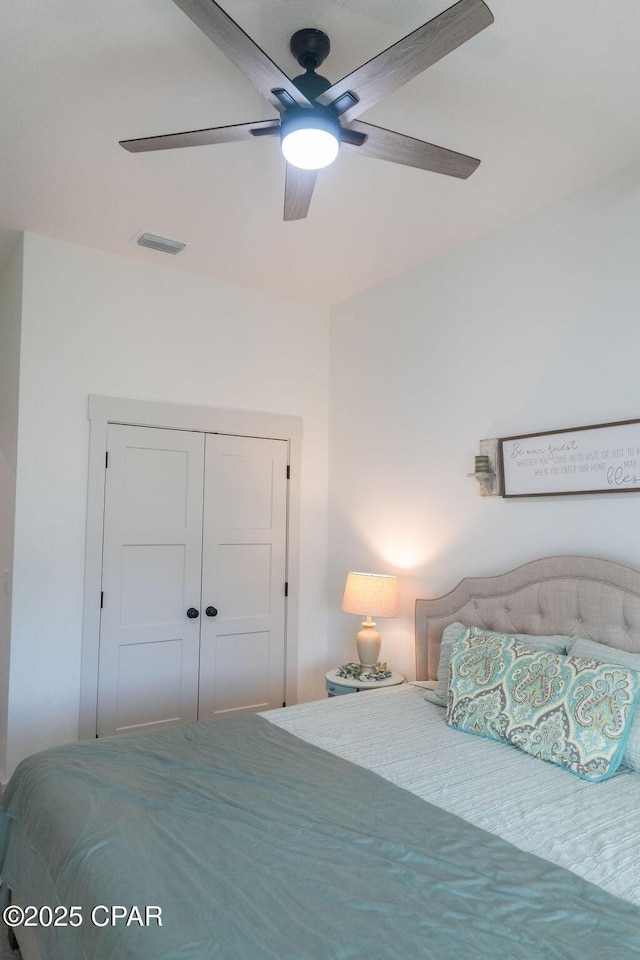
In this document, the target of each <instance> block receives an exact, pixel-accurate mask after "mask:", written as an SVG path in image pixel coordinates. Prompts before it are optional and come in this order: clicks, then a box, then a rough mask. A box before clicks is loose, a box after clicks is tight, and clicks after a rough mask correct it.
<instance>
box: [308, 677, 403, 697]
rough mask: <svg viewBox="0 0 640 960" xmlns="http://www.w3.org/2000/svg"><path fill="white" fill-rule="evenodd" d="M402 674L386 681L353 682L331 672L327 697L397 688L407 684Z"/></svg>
mask: <svg viewBox="0 0 640 960" xmlns="http://www.w3.org/2000/svg"><path fill="white" fill-rule="evenodd" d="M405 679H406V678H405V677H403V676H402V674H401V673H392V674H391V676H390V677H387V679H386V680H370V681H365V680H351V679H350V678H349V677H339V676H338V671H337V670H329V672H328V673H327V674H326V675H325V680H326V683H325V686H326V688H327V696H329V697H341V696H342V695H343V694H345V693H362V692H363V691H364V690H378V689H379V688H380V687H397V686H398V684H400V683H404V682H405Z"/></svg>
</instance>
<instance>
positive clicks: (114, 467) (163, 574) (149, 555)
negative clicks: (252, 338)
mask: <svg viewBox="0 0 640 960" xmlns="http://www.w3.org/2000/svg"><path fill="white" fill-rule="evenodd" d="M108 450H109V465H108V469H107V473H106V484H105V521H104V546H103V579H102V586H103V594H104V605H103V609H102V616H101V625H100V663H99V680H98V729H97V732H98V735H99V736H105V735H107V734H111V733H117V732H118V731H121V730H132V729H136V728H137V727H141V726H144V727H147V726H149V725H157V726H159V725H164V724H166V723H172V722H176V721H178V720H195V719H196V717H197V689H198V657H199V644H200V639H199V634H200V621H199V620H198V619H193V620H190V619H188V618H187V616H186V611H187V609H188V608H189V607H195V608H196V609H198V610H199V608H200V586H201V582H200V581H201V546H202V496H203V491H202V476H203V469H204V436H203V435H202V434H198V433H189V432H186V431H178V430H160V429H155V428H145V427H128V426H119V425H110V426H109V431H108Z"/></svg>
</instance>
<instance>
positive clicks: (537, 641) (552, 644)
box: [424, 623, 571, 707]
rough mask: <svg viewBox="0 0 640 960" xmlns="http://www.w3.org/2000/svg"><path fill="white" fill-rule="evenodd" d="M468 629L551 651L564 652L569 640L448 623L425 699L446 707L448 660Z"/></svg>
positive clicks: (568, 638) (559, 637)
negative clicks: (435, 676)
mask: <svg viewBox="0 0 640 960" xmlns="http://www.w3.org/2000/svg"><path fill="white" fill-rule="evenodd" d="M469 630H472V631H474V633H475V634H476V635H477V636H479V635H480V634H482V635H483V636H486V635H487V634H488V633H491V634H493V635H495V636H500V637H506V636H514V637H515V638H516V640H522V642H523V643H527V644H529V646H530V647H533V649H534V650H550V651H551V652H552V653H566V652H567V644H568V643H569V642H570V640H571V637H564V636H560V635H559V634H553V635H552V636H537V635H536V636H532V635H530V634H528V633H514V634H506V633H500V634H498V633H496V631H494V630H488V629H487V628H486V627H465V626H464V624H462V623H450V624H449V626H448V627H445V628H444V631H443V633H442V641H441V643H440V660H439V662H438V682H437V684H436V688H435V690H427V691H426V693H425V695H424V698H425V700H430V701H431V703H437V704H438V706H439V707H446V705H447V693H448V690H449V660H450V659H451V651H452V649H453V645H454V643H455V642H456V640H457V639H458V637H460V636H461V634H463V633H464V632H465V631H469Z"/></svg>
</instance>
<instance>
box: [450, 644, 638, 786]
mask: <svg viewBox="0 0 640 960" xmlns="http://www.w3.org/2000/svg"><path fill="white" fill-rule="evenodd" d="M449 671H450V675H449V698H448V703H447V723H448V724H449V725H450V726H452V727H456V728H457V729H459V730H462V731H464V732H465V733H472V734H475V735H476V736H480V737H487V738H488V739H490V740H500V741H503V742H505V743H510V744H512V745H513V746H515V747H519V749H521V750H524V751H525V752H526V753H530V754H531V755H532V756H534V757H539V758H540V759H542V760H548V761H550V762H551V763H555V764H557V765H558V766H561V767H564V768H565V769H566V770H569V771H570V772H571V773H575V774H576V775H577V776H579V777H582V778H583V779H584V780H593V781H596V780H606V779H608V778H609V777H611V776H612V775H613V774H614V773H615V771H616V770H617V768H618V767H619V765H620V763H621V761H622V756H623V754H624V748H625V744H626V741H627V737H628V735H629V729H630V726H631V720H632V717H633V713H634V710H635V707H636V703H637V701H638V695H639V694H640V673H638V672H637V671H635V670H630V669H628V668H626V667H620V666H616V665H613V664H603V663H598V662H597V661H596V660H592V659H587V658H583V657H564V656H561V655H559V654H555V653H548V652H544V651H537V650H534V649H533V648H531V647H529V646H527V645H526V644H524V643H521V642H520V641H519V640H516V639H515V637H509V636H507V637H505V636H504V634H484V635H480V636H478V635H476V634H474V633H473V631H472V630H468V631H467V632H466V633H464V634H463V635H462V636H461V637H460V638H459V639H458V640H457V641H456V643H455V644H454V647H453V650H452V653H451V662H450V666H449Z"/></svg>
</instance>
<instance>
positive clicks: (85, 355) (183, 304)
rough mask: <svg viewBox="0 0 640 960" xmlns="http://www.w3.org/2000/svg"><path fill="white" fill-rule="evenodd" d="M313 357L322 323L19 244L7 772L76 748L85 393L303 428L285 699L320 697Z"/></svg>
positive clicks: (321, 589)
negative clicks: (64, 745) (250, 414)
mask: <svg viewBox="0 0 640 960" xmlns="http://www.w3.org/2000/svg"><path fill="white" fill-rule="evenodd" d="M159 256H160V255H159ZM327 357H328V317H327V315H326V313H325V312H324V311H320V310H314V309H310V308H308V307H305V306H304V305H303V304H300V303H296V302H292V301H285V300H279V299H276V298H269V297H266V296H263V295H258V294H253V293H251V292H249V291H246V290H243V289H240V288H235V287H232V286H230V285H225V284H222V283H219V282H214V281H212V280H210V279H207V278H204V277H200V276H196V275H189V274H183V273H178V272H176V271H174V270H166V269H164V268H163V267H162V266H158V267H156V266H155V265H149V264H141V263H140V262H137V261H133V260H127V259H124V258H120V257H116V256H113V255H110V254H104V253H101V252H97V251H93V250H89V249H86V248H81V247H75V246H71V245H69V244H65V243H61V242H58V241H54V240H47V239H44V238H42V237H38V236H34V235H26V237H25V247H24V297H23V316H22V358H21V382H20V419H19V442H18V493H17V504H16V542H15V573H14V593H13V598H14V612H13V638H12V664H11V679H10V684H11V686H10V698H9V751H8V767H9V768H10V769H11V768H12V767H13V766H14V765H15V763H16V762H17V760H18V759H20V758H21V757H22V756H24V755H26V754H27V753H30V752H32V751H34V750H36V749H41V748H44V747H46V746H49V745H51V744H55V743H60V742H65V741H69V740H73V739H75V737H76V734H77V724H78V695H79V675H80V653H81V642H80V641H81V628H82V595H83V563H84V540H85V511H86V491H87V457H88V436H89V423H88V420H87V397H88V395H89V394H90V393H95V394H104V395H111V396H123V397H133V398H141V399H150V400H163V401H170V402H182V403H189V404H204V405H210V406H218V407H232V408H239V409H246V410H256V411H267V412H274V413H283V414H292V415H297V416H301V417H302V418H303V422H304V438H303V445H302V450H303V452H302V457H303V476H302V504H301V541H302V542H301V579H300V622H301V640H300V648H299V697H300V699H308V698H311V697H315V696H319V695H321V693H322V690H323V686H322V681H323V674H324V671H325V670H326V632H327V630H326V603H325V593H326V587H325V579H324V578H325V570H326V544H327V511H326V495H327V416H328V410H327Z"/></svg>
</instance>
